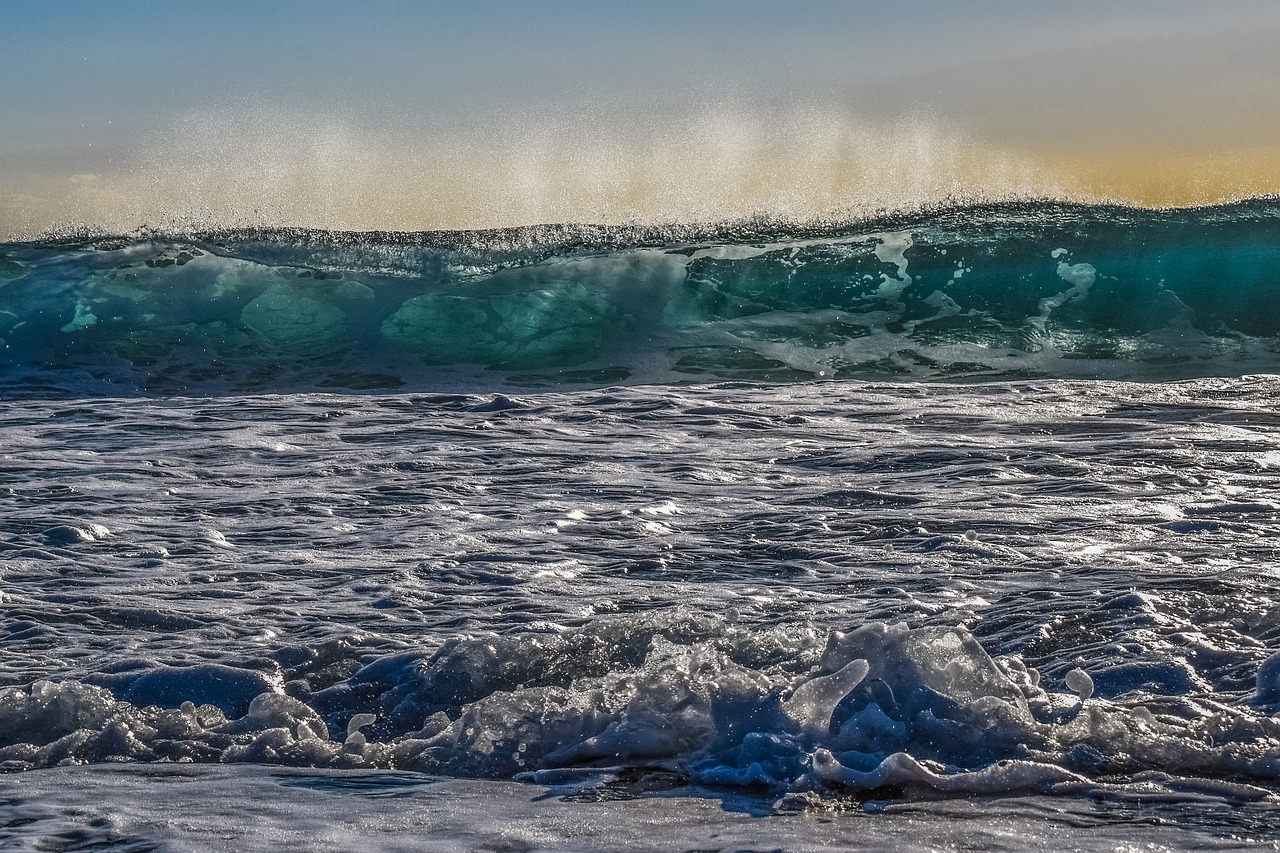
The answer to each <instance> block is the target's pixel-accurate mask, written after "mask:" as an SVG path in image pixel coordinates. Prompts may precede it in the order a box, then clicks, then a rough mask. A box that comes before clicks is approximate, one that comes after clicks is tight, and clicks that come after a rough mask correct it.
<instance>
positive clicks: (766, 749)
mask: <svg viewBox="0 0 1280 853" xmlns="http://www.w3.org/2000/svg"><path fill="white" fill-rule="evenodd" d="M1276 392H1277V380H1275V379H1274V378H1269V377H1245V378H1242V379H1237V380H1200V381H1196V382H1188V383H1180V384H1168V385H1132V384H1123V383H1105V382H1094V383H1071V382H1061V381H1055V382H1042V383H1010V384H1003V385H980V386H943V385H925V384H915V385H888V384H882V385H870V384H862V383H847V384H837V383H831V384H817V385H815V384H804V385H791V386H775V387H751V386H746V385H720V386H703V387H699V388H667V389H661V388H615V389H609V390H607V391H600V392H595V391H591V392H583V391H578V392H557V393H550V392H548V393H541V394H537V395H529V396H524V397H509V396H502V395H498V396H469V395H445V396H440V395H435V396H431V395H394V396H380V397H379V396H373V397H361V396H326V395H293V396H258V397H227V398H218V399H201V400H182V399H173V400H165V401H154V400H102V399H98V400H91V399H86V400H77V401H67V402H48V401H39V402H36V401H16V402H11V403H9V404H8V405H7V406H6V407H5V409H4V412H3V416H2V419H0V440H2V442H3V444H2V447H3V456H0V462H2V463H3V468H2V469H0V470H2V473H3V481H0V482H2V485H3V489H2V491H0V506H2V508H3V509H2V512H0V518H2V519H3V521H2V522H0V525H2V526H0V532H2V536H3V539H0V553H2V554H3V581H2V582H3V587H2V589H3V595H4V606H5V616H6V618H5V623H4V630H5V632H6V633H5V637H4V643H3V647H2V651H0V655H2V657H0V661H2V665H3V670H2V672H3V675H2V678H3V680H4V682H5V683H6V684H8V685H10V686H9V687H7V688H5V689H4V690H3V691H0V732H2V733H3V739H4V740H3V745H2V746H0V760H3V761H5V762H7V763H6V765H5V766H6V767H8V768H9V769H12V770H20V769H23V768H39V767H47V766H51V765H57V764H78V763H82V762H85V761H89V762H94V761H103V760H108V761H113V760H121V759H127V760H134V761H157V760H167V761H180V762H181V761H193V760H194V761H222V762H227V761H233V762H234V761H249V762H258V763H263V762H265V763H269V764H285V765H309V766H319V767H329V768H353V769H359V768H369V769H374V768H380V769H384V770H400V771H405V770H409V771H416V772H427V773H431V774H438V775H444V776H462V777H487V778H512V777H515V778H519V779H525V780H527V781H532V782H536V783H538V784H541V785H550V786H553V790H560V791H561V792H562V793H563V792H564V791H565V790H572V791H582V790H586V791H595V792H597V793H596V794H592V795H591V796H594V797H597V798H598V797H604V798H606V799H608V798H609V797H611V796H614V795H617V796H624V797H627V796H642V795H644V792H645V791H654V790H658V791H675V792H677V793H678V792H679V791H680V790H681V789H682V787H683V786H687V785H689V784H695V785H699V786H702V789H709V790H719V791H742V792H747V793H749V794H750V795H751V796H754V797H759V798H763V799H762V800H761V802H762V803H763V805H761V806H758V808H764V809H765V810H766V811H769V810H782V811H788V810H795V809H797V808H799V809H802V810H803V809H810V808H814V807H816V804H818V803H821V802H824V801H827V800H829V799H830V798H835V801H836V802H840V801H842V800H841V798H847V797H853V798H854V799H855V801H857V802H860V801H861V800H862V799H865V798H866V797H871V798H873V799H884V798H886V797H887V798H888V800H889V801H896V800H897V799H899V798H902V797H906V798H907V799H908V800H911V799H912V798H917V797H920V796H925V797H926V798H931V797H938V796H942V797H949V796H955V795H958V794H961V795H962V794H972V793H978V794H986V795H991V794H1017V793H1034V794H1052V795H1056V796H1065V797H1069V798H1073V797H1079V796H1081V795H1085V794H1088V795H1090V796H1092V797H1094V798H1095V799H1096V798H1101V799H1102V801H1106V802H1115V803H1122V802H1130V801H1133V800H1135V799H1136V800H1144V799H1146V800H1150V799H1152V798H1154V799H1156V800H1159V801H1162V802H1169V803H1171V804H1173V805H1171V806H1170V808H1173V809H1175V810H1176V809H1179V808H1182V809H1192V811H1193V812H1194V809H1195V808H1199V807H1200V806H1195V804H1197V803H1199V804H1204V803H1220V804H1225V806H1227V807H1231V808H1237V807H1243V806H1242V804H1244V803H1254V805H1253V806H1250V808H1251V809H1255V810H1256V809H1258V808H1264V807H1265V806H1266V804H1267V803H1269V802H1271V798H1272V794H1271V793H1270V792H1271V790H1272V786H1273V784H1274V782H1275V780H1276V778H1277V776H1280V748H1277V746H1276V743H1277V735H1278V734H1280V724H1278V723H1276V722H1275V721H1273V719H1272V718H1271V717H1270V715H1269V712H1270V710H1271V709H1272V708H1273V704H1274V703H1275V702H1276V701H1277V699H1280V688H1278V687H1277V681H1278V680H1277V676H1276V670H1277V666H1276V664H1275V662H1274V661H1269V660H1268V659H1269V656H1270V655H1271V653H1272V651H1273V650H1274V646H1275V643H1276V637H1277V630H1278V629H1277V625H1278V624H1280V623H1278V621H1277V610H1276V607H1275V599H1274V581H1273V579H1274V575H1275V568H1274V547H1275V537H1274V523H1275V518H1276V514H1277V512H1280V496H1278V495H1277V493H1276V487H1275V478H1274V476H1273V474H1272V473H1271V472H1272V468H1273V466H1275V465H1277V464H1280V448H1278V447H1277V442H1276V437H1275V435H1276V428H1277V426H1278V425H1280V424H1278V423H1277V420H1276V417H1275V415H1274V412H1273V411H1272V409H1273V406H1272V402H1271V401H1272V400H1273V399H1274V398H1275V394H1276ZM34 772H37V773H40V772H44V771H34ZM86 784H87V783H86ZM566 785H567V786H569V788H567V789H566V788H564V786H566ZM555 786H561V787H560V788H559V789H557V788H555ZM611 791H612V792H614V794H610V793H609V792H611ZM575 796H581V794H575ZM769 803H773V805H772V806H770V805H769ZM1188 803H1190V804H1192V805H1187V804H1188ZM1178 804H1182V805H1178ZM1231 804H1235V805H1234V806H1232V805H1231ZM1204 807H1208V806H1204ZM1264 813H1265V812H1264ZM1264 822H1265V821H1264ZM1268 832H1269V830H1268Z"/></svg>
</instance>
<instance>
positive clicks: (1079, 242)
mask: <svg viewBox="0 0 1280 853" xmlns="http://www.w3.org/2000/svg"><path fill="white" fill-rule="evenodd" d="M1278 223H1280V202H1276V201H1274V200H1265V199H1264V200H1253V201H1249V202H1242V203H1239V204H1236V205H1230V206H1225V207H1217V208H1205V209H1195V210H1176V211H1143V210H1133V209H1126V208H1116V207H1090V206H1075V205H1063V204H1043V205H1029V204H1019V205H997V206H986V207H978V208H959V209H951V210H943V211H938V212H934V213H929V214H920V215H916V216H911V217H895V218H892V219H885V220H883V221H874V222H864V223H858V224H853V225H822V226H813V225H811V226H806V227H798V226H788V225H780V224H777V223H767V222H752V223H738V224H736V225H724V226H717V227H714V228H695V227H686V226H682V227H671V228H660V227H630V228H628V227H616V228H605V227H594V226H561V227H540V228H528V229H514V230H504V231H489V232H458V233H443V232H440V233H427V234H340V233H329V232H300V231H288V230H279V231H255V232H220V233H212V234H210V233H192V234H183V235H179V236H175V235H155V234H146V235H133V236H128V237H104V236H88V235H78V236H77V237H75V238H74V239H64V240H53V241H47V242H42V243H31V244H11V245H7V246H3V247H0V337H2V338H3V339H4V342H5V349H4V353H5V365H4V369H3V372H2V373H0V383H3V388H4V389H5V391H4V393H8V394H31V393H35V394H40V393H45V392H47V391H49V390H50V389H58V391H59V393H94V394H111V395H114V394H134V393H139V392H141V393H145V394H159V395H163V394H171V393H193V394H210V393H254V392H259V391H297V390H344V389H345V390H371V389H378V390H395V389H405V390H411V389H420V388H434V389H441V388H445V387H450V388H454V389H463V390H467V389H480V390H484V389H493V388H497V387H508V386H510V387H517V388H518V387H550V386H561V385H568V386H603V385H611V384H619V383H624V384H639V383H652V382H661V383H669V382H689V381H714V380H723V379H731V380H744V381H763V382H793V381H813V380H842V379H862V380H882V379H895V380H913V379H929V380H963V381H972V380H993V379H1030V378H1055V377H1057V378H1108V379H1138V380H1165V379H1179V378H1192V377H1199V376H1216V375H1223V376H1232V375H1236V376H1238V375H1243V374H1247V373H1254V372H1270V371H1275V370H1277V369H1280V352H1277V350H1280V344H1277V339H1276V335H1277V333H1280V288H1277V286H1276V282H1277V281H1280V235H1278V234H1277V224H1278ZM42 389H43V390H42Z"/></svg>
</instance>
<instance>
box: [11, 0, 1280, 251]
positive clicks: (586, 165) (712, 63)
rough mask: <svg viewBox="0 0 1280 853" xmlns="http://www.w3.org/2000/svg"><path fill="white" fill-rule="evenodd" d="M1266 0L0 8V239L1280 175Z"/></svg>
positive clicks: (1224, 194) (1213, 189)
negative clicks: (158, 227) (192, 222)
mask: <svg viewBox="0 0 1280 853" xmlns="http://www.w3.org/2000/svg"><path fill="white" fill-rule="evenodd" d="M1277 45H1280V2H1277V0H1194V2H1192V0H1158V2H1155V1H1154V0H1109V2H1104V0H1017V2H1013V1H1012V0H970V2H961V0H954V2H946V1H944V0H845V2H825V1H820V0H789V2H774V0H685V2H674V0H629V2H622V0H592V2H587V0H537V1H536V2H535V0H526V2H514V0H513V1H512V2H497V0H468V2H432V0H422V1H421V2H393V0H364V2H360V3H356V2H337V0H256V2H248V1H247V0H217V2H213V0H189V2H181V3H179V2H172V0H167V2H161V1H160V0H111V1H110V2H108V0H0V115H2V116H4V117H5V119H4V120H0V236H3V235H10V236H31V235H33V234H36V233H39V232H41V231H43V230H45V229H48V228H53V227H57V226H61V225H72V224H91V225H95V224H96V225H101V226H103V227H107V228H109V229H117V230H122V229H127V228H129V227H130V226H131V225H132V226H135V227H136V226H137V225H140V224H144V223H149V224H155V223H157V222H159V221H162V220H165V219H170V220H175V219H181V218H182V217H188V218H195V219H200V218H204V219H207V220H208V221H210V222H220V221H221V222H231V221H237V220H247V219H252V218H253V217H258V218H259V219H261V220H263V221H265V222H268V223H274V224H282V225H310V226H315V227H338V228H357V229H359V228H406V229H416V228H439V227H446V228H448V227H485V226H489V225H511V224H528V223H530V222H534V221H548V220H552V219H554V220H557V221H560V220H566V219H576V220H594V221H610V220H633V219H688V218H724V217H732V216H741V215H752V214H754V213H774V214H777V215H783V216H794V217H796V218H805V217H818V216H831V215H839V214H840V213H841V211H855V210H857V209H863V208H883V207H893V206H909V205H911V204H917V203H925V202H929V201H936V200H938V199H941V198H956V197H960V198H969V197H972V198H986V197H995V198H999V197H1011V196H1019V195H1057V196H1064V197H1074V198H1080V199H1114V200H1120V201H1125V202H1129V203H1136V204H1147V205H1172V204H1195V203H1210V202H1214V201H1220V200H1223V199H1227V198H1231V197H1234V196H1240V195H1253V194H1260V193H1272V192H1277V191H1280V143H1278V142H1277V140H1280V48H1277Z"/></svg>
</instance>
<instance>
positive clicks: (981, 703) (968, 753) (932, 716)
mask: <svg viewBox="0 0 1280 853" xmlns="http://www.w3.org/2000/svg"><path fill="white" fill-rule="evenodd" d="M1124 598H1125V599H1126V600H1120V601H1118V602H1116V603H1108V604H1107V605H1104V606H1105V607H1113V608H1115V607H1118V608H1120V609H1122V610H1123V609H1126V608H1128V607H1130V606H1131V602H1130V601H1128V600H1127V599H1132V598H1134V596H1133V595H1130V596H1126V597H1124ZM357 653H358V649H356V648H353V647H352V646H351V645H350V644H344V643H341V642H340V643H329V644H325V645H323V646H318V647H312V648H299V649H292V650H285V651H284V652H282V654H281V656H280V657H281V667H280V668H279V670H278V671H276V672H272V673H264V672H260V671H257V670H250V669H240V668H236V667H231V666H224V665H218V664H197V665H194V666H177V667H173V666H160V667H147V666H142V667H137V668H134V669H128V668H125V669H123V670H122V671H117V672H112V673H108V674H101V673H100V674H95V675H92V676H89V677H88V679H87V681H77V680H71V679H68V680H66V681H61V682H50V681H37V682H35V683H34V684H32V685H30V686H29V687H9V688H5V689H3V690H0V722H3V723H4V725H3V726H0V732H2V733H3V734H2V735H0V768H3V769H5V770H9V771H13V770H20V769H28V768H32V767H45V766H53V765H57V764H78V763H84V762H86V761H103V760H115V761H121V760H143V761H157V760H167V761H178V762H191V761H221V762H244V761H252V762H260V763H267V764H284V765H298V766H315V767H346V768H361V767H366V768H377V767H380V768H395V769H400V770H412V771H418V772H426V773H432V774H445V775H452V776H470V777H487V778H513V777H514V778H517V779H524V780H528V781H532V782H536V783H538V784H544V785H551V786H561V785H575V784H576V785H579V786H582V787H586V788H603V789H604V790H605V791H607V789H608V787H609V786H615V787H620V788H622V789H624V790H625V788H626V785H627V782H628V781H631V782H633V783H634V782H637V781H638V780H641V779H643V778H645V777H648V778H649V779H650V780H652V779H653V778H654V777H657V778H659V779H661V778H663V777H665V778H666V779H667V782H666V784H667V785H668V786H677V785H684V784H689V783H696V784H701V785H706V786H713V787H718V788H738V789H754V790H757V791H765V792H773V793H775V795H776V794H785V793H787V792H790V796H791V798H792V799H791V800H788V799H787V798H786V797H784V799H783V800H780V801H779V804H778V807H780V808H784V809H785V808H794V807H796V806H799V807H804V806H805V805H806V804H809V803H811V802H812V800H809V799H806V797H809V796H813V795H814V794H815V793H832V792H834V793H839V792H852V793H853V794H854V795H855V796H862V797H866V796H875V795H877V794H878V795H881V796H882V795H884V794H885V793H886V792H892V793H893V794H897V795H901V794H903V793H907V794H917V795H919V794H924V795H933V796H938V795H943V796H955V795H972V794H980V795H1008V794H1019V793H1042V794H1075V795H1079V794H1088V795H1092V796H1097V797H1116V798H1120V799H1134V798H1142V799H1154V800H1156V801H1164V802H1172V801H1176V800H1178V799H1191V800H1195V799H1197V798H1198V799H1200V800H1202V801H1203V800H1205V799H1206V798H1210V797H1213V798H1222V799H1225V800H1228V801H1232V802H1237V803H1239V802H1247V801H1253V800H1262V799H1266V798H1268V796H1269V793H1268V790H1267V789H1266V788H1264V787H1259V786H1258V785H1257V784H1254V783H1262V784H1263V785H1266V784H1269V783H1271V782H1273V781H1274V780H1275V779H1276V777H1277V774H1278V773H1280V764H1278V761H1280V758H1278V757H1277V754H1276V750H1275V748H1274V743H1275V739H1276V738H1277V737H1280V722H1277V720H1276V719H1274V718H1272V717H1270V716H1268V715H1267V711H1268V710H1269V709H1271V708H1273V707H1274V704H1275V701H1276V698H1277V695H1278V694H1277V677H1276V676H1277V671H1280V659H1278V658H1276V657H1272V658H1268V659H1266V660H1264V661H1263V662H1262V663H1261V664H1260V665H1259V666H1258V667H1257V678H1256V688H1255V689H1254V690H1252V691H1250V690H1240V691H1237V695H1236V697H1235V699H1236V700H1237V701H1235V702H1234V703H1232V704H1226V703H1223V702H1221V701H1211V700H1208V699H1206V698H1205V697H1204V696H1203V695H1201V694H1202V693H1203V692H1204V687H1205V685H1204V684H1203V683H1202V682H1201V680H1200V679H1199V676H1198V675H1196V674H1195V673H1194V672H1189V670H1188V668H1187V666H1186V665H1185V664H1183V665H1181V666H1179V665H1177V664H1175V663H1159V662H1150V663H1145V664H1140V665H1120V666H1115V667H1111V668H1109V669H1106V670H1098V671H1095V673H1094V674H1093V675H1090V674H1089V673H1087V672H1085V671H1084V670H1081V669H1078V668H1077V669H1071V670H1070V671H1059V672H1057V673H1056V674H1055V675H1054V677H1052V678H1051V679H1050V678H1045V679H1043V680H1042V677H1041V673H1040V672H1039V671H1038V670H1036V669H1035V668H1034V667H1030V666H1028V665H1027V664H1026V663H1025V662H1024V661H1023V660H1022V659H1021V658H1020V657H1019V656H1017V655H1009V656H1002V657H998V658H993V657H991V656H990V655H988V653H987V652H986V651H984V650H983V648H982V646H981V645H980V644H979V643H978V642H977V640H975V638H974V637H973V636H972V635H971V634H970V633H969V632H968V631H967V630H965V629H964V628H959V627H921V628H908V627H907V626H906V625H905V624H904V625H896V626H895V625H884V624H880V623H869V624H865V625H862V626H858V627H856V628H854V629H852V630H850V631H848V632H842V631H833V632H831V633H830V634H829V635H827V636H826V637H825V639H824V638H823V637H821V636H820V635H818V634H817V632H815V631H813V630H812V629H810V630H803V629H799V630H797V629H796V627H795V626H792V629H791V630H787V629H785V628H779V629H776V630H773V631H766V632H763V633H762V632H759V631H755V632H753V631H750V630H743V629H737V628H731V627H729V626H727V625H726V624H725V623H723V622H722V621H720V620H718V619H716V618H715V617H710V616H693V615H691V614H668V615H666V616H661V617H657V616H641V617H634V618H627V619H613V620H600V621H598V622H595V623H593V624H590V625H588V626H585V627H582V628H576V629H567V630H563V631H560V632H556V631H544V632H537V631H534V632H525V633H520V634H514V635H510V636H505V637H498V636H484V637H474V638H457V639H454V640H451V641H449V642H447V643H445V644H444V645H443V646H442V647H441V648H440V649H438V650H437V651H436V652H434V653H433V654H426V653H419V652H413V651H408V652H402V653H398V654H392V655H387V656H383V657H379V658H377V659H375V660H373V661H371V662H369V663H367V664H365V665H363V666H361V667H359V668H358V669H357V670H356V671H354V673H353V674H351V675H350V677H347V678H338V679H336V680H335V679H334V678H333V677H332V674H333V673H334V672H335V671H342V670H343V669H346V670H347V671H350V668H349V665H350V664H352V662H353V660H354V659H355V658H356V657H357ZM1233 663H1234V661H1233ZM1059 669H1061V667H1059ZM285 677H289V679H290V680H289V683H288V687H289V691H287V692H286V691H285V690H284V688H283V686H282V685H283V679H284V678H285ZM291 694H292V695H291ZM299 696H300V697H301V698H299ZM648 784H649V785H650V788H648V789H650V790H651V789H652V787H651V786H652V781H650V782H649V783H648ZM605 795H607V794H605Z"/></svg>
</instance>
